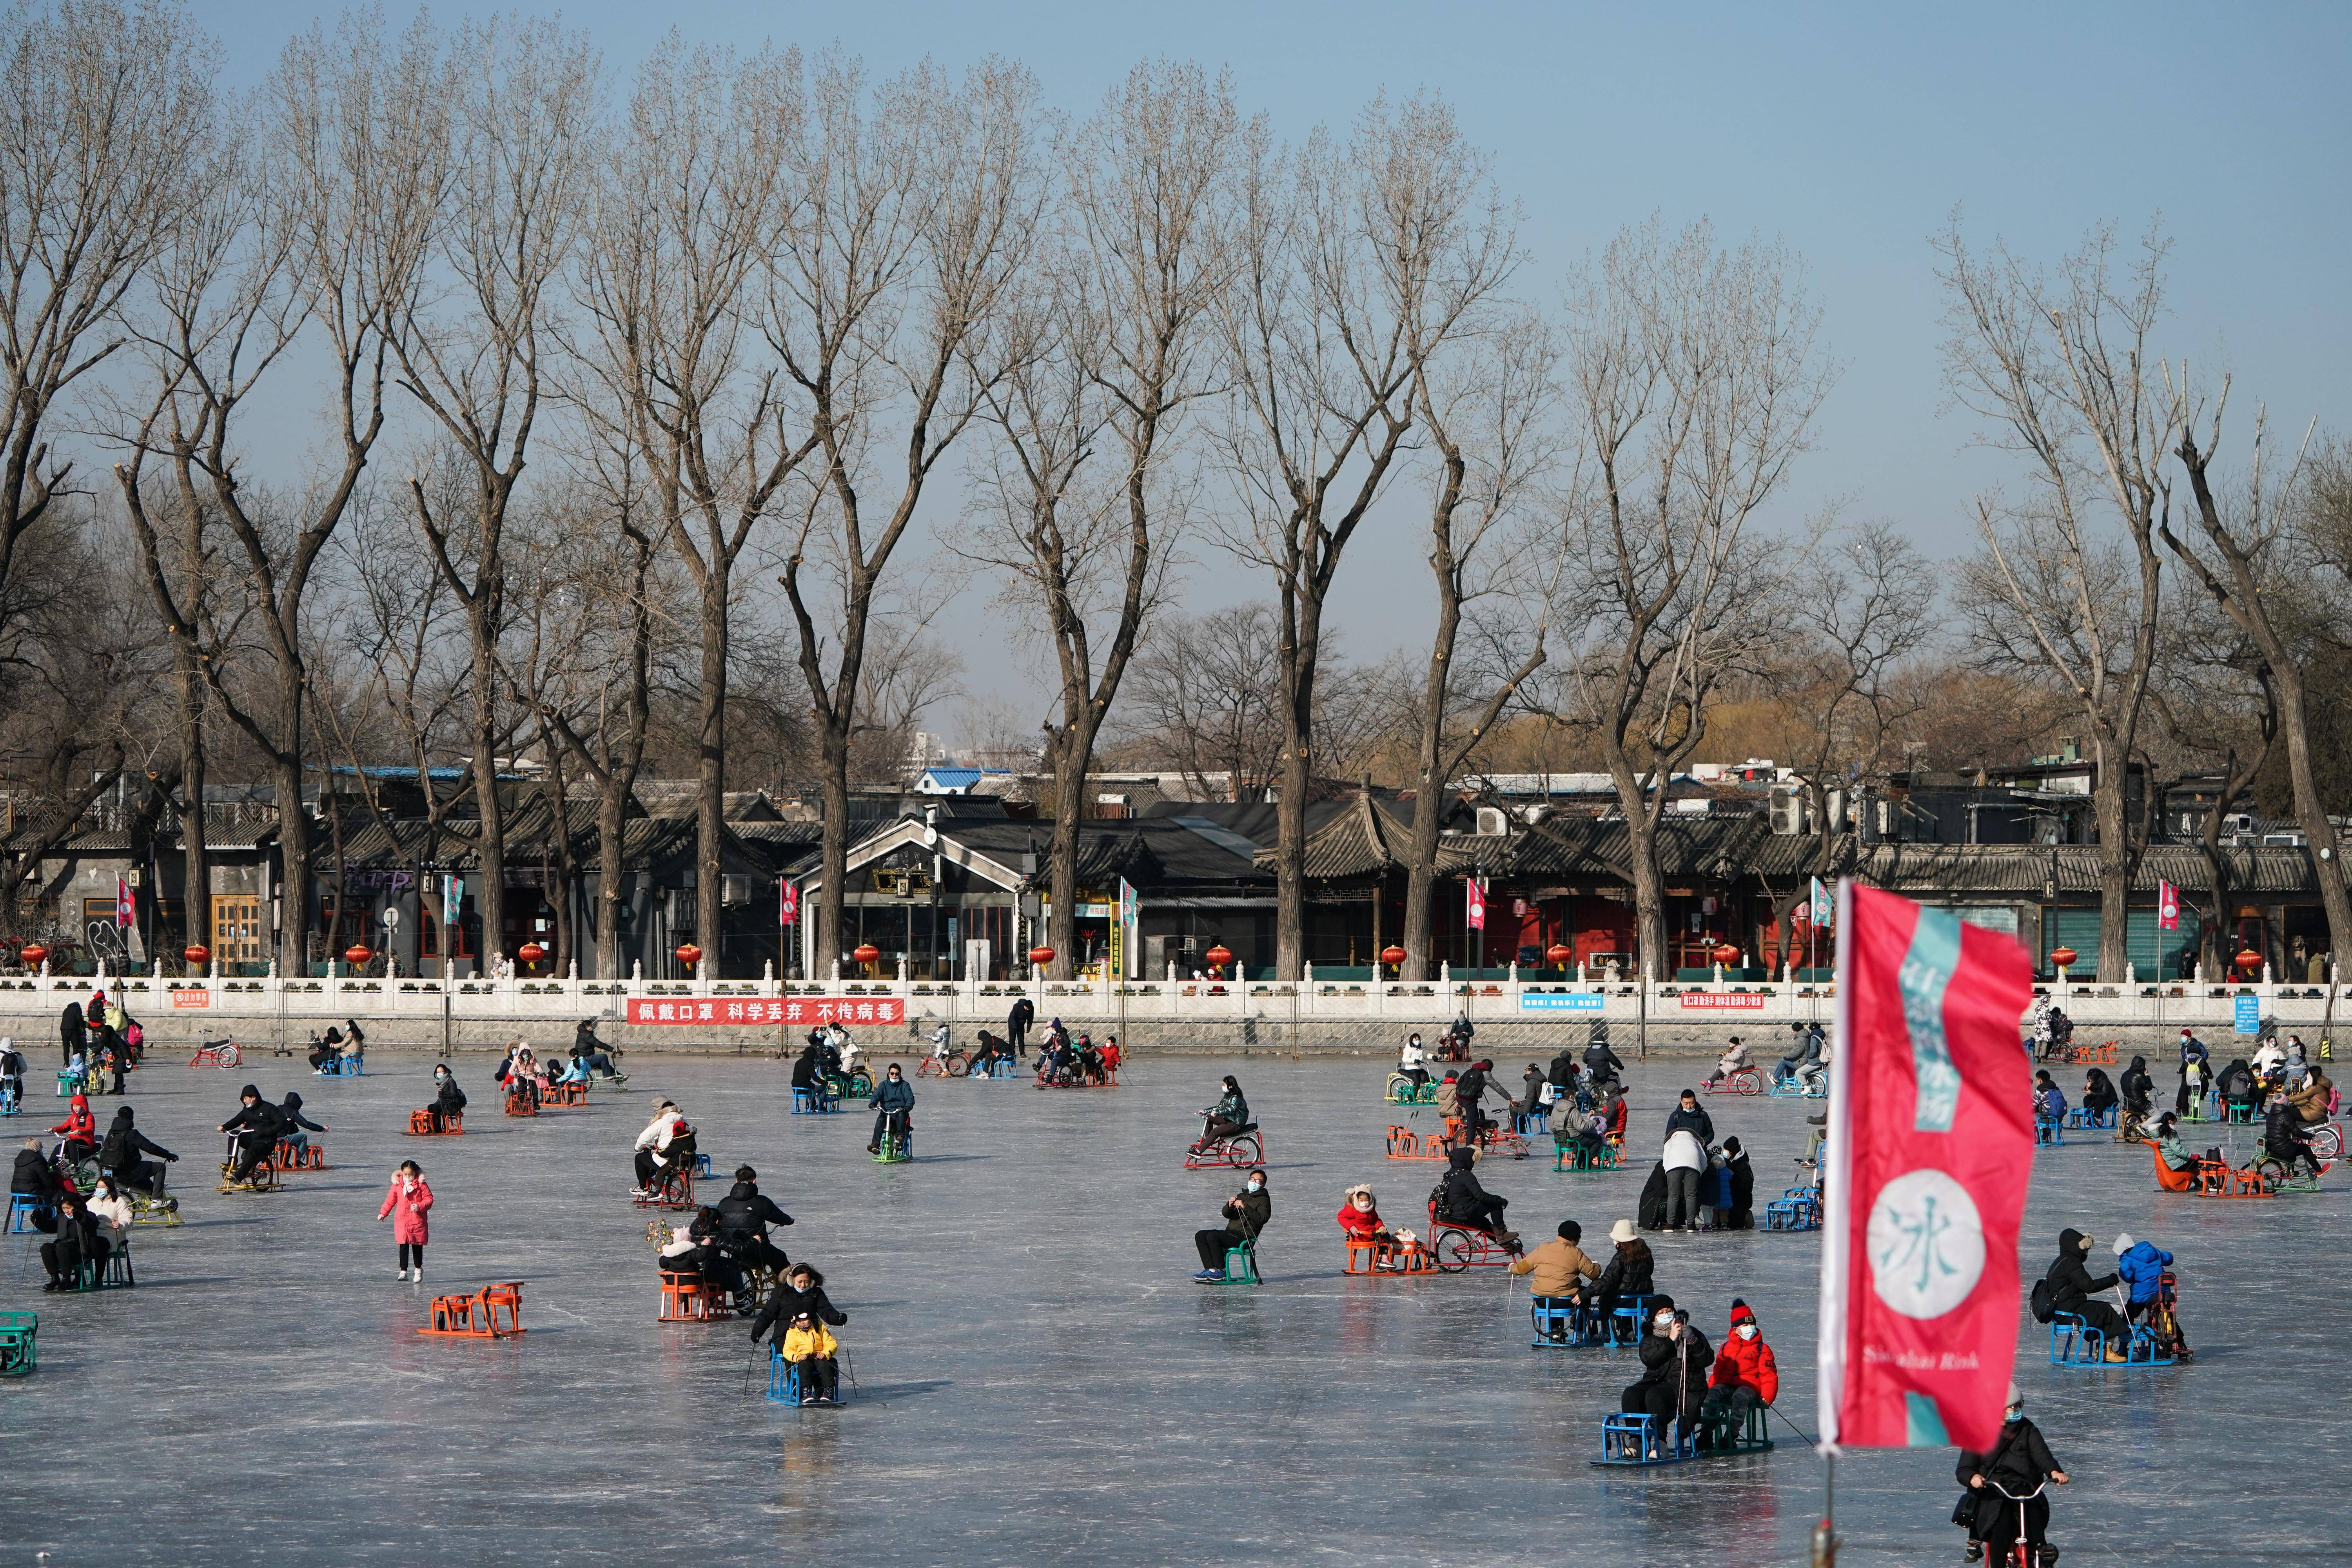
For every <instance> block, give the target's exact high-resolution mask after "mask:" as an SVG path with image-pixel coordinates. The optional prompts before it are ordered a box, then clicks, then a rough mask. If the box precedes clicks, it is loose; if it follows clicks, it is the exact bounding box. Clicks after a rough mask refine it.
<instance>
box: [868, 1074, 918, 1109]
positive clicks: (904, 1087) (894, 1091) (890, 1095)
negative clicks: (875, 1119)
mask: <svg viewBox="0 0 2352 1568" xmlns="http://www.w3.org/2000/svg"><path fill="white" fill-rule="evenodd" d="M870 1109H872V1110H879V1111H883V1112H886V1113H887V1112H895V1111H906V1112H908V1113H911V1112H912V1111H913V1110H914V1109H915V1086H914V1085H913V1084H911V1083H908V1081H907V1080H906V1079H903V1078H898V1079H893V1078H885V1079H883V1080H882V1081H881V1082H880V1083H877V1084H876V1085H875V1086H874V1099H873V1100H872V1102H871V1105H870Z"/></svg>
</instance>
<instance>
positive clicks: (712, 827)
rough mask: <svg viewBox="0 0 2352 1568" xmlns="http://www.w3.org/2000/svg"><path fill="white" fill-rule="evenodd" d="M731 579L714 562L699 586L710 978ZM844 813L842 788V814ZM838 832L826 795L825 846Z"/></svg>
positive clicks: (699, 866)
mask: <svg viewBox="0 0 2352 1568" xmlns="http://www.w3.org/2000/svg"><path fill="white" fill-rule="evenodd" d="M712 553H714V554H716V553H717V552H716V551H714V552H712ZM733 576H734V574H732V573H731V572H730V571H729V570H728V568H727V566H726V565H725V563H721V562H713V563H711V564H710V567H709V572H708V573H707V574H705V576H704V578H703V584H702V703H701V710H700V719H701V736H700V744H699V748H698V762H697V765H696V773H695V783H696V784H697V786H698V787H697V792H696V800H695V808H694V880H695V889H694V940H695V943H696V945H697V946H698V947H700V948H701V949H702V962H703V964H704V966H705V968H704V973H708V974H710V975H712V976H714V977H716V976H717V975H719V973H721V970H720V968H719V921H720V919H721V917H720V915H719V835H720V833H721V832H722V831H724V829H723V826H722V824H724V823H725V821H726V819H727V630H728V628H727V595H728V588H729V584H730V583H731V582H732V580H733ZM847 761H848V752H847V748H846V747H844V748H843V763H844V765H845V766H846V764H847ZM826 783H827V789H828V792H829V791H830V788H831V783H832V781H831V780H830V779H828V780H827V781H826ZM848 809H849V805H848V791H847V788H846V787H844V789H843V792H842V810H843V811H844V812H846V811H847V810H848ZM837 830H838V829H837V826H836V823H835V817H834V815H833V810H832V803H831V798H830V795H829V794H828V797H827V802H826V810H825V823H824V834H825V843H826V844H827V846H830V845H831V844H832V842H833V840H834V837H835V833H836V831H837ZM688 978H689V979H691V978H694V977H693V976H688Z"/></svg>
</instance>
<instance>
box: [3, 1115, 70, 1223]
mask: <svg viewBox="0 0 2352 1568" xmlns="http://www.w3.org/2000/svg"><path fill="white" fill-rule="evenodd" d="M8 1191H9V1194H10V1195H12V1196H16V1195H22V1196H24V1197H28V1198H33V1199H36V1200H37V1203H38V1206H37V1207H36V1208H35V1209H34V1210H33V1215H32V1219H33V1228H34V1229H36V1230H39V1231H49V1232H54V1231H55V1230H56V1229H57V1228H58V1198H60V1197H62V1196H63V1195H64V1194H65V1192H66V1184H65V1182H64V1181H63V1180H62V1179H61V1178H60V1177H59V1176H58V1168H57V1167H56V1166H55V1165H53V1164H51V1163H49V1157H48V1156H47V1154H44V1153H42V1152H41V1141H40V1140H39V1139H37V1138H27V1139H26V1140H25V1146H24V1147H23V1148H22V1149H19V1150H17V1151H16V1169H15V1170H13V1171H12V1172H11V1173H9V1179H8Z"/></svg>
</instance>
